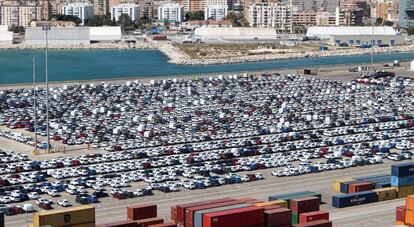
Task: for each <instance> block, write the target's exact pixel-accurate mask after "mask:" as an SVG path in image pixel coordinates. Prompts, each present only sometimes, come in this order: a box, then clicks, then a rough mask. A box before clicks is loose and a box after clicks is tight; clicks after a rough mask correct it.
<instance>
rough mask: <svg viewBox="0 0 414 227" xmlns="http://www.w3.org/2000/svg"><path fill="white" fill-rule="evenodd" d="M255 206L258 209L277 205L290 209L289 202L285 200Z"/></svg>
mask: <svg viewBox="0 0 414 227" xmlns="http://www.w3.org/2000/svg"><path fill="white" fill-rule="evenodd" d="M254 205H255V206H258V207H264V206H270V205H276V206H281V207H286V208H287V207H288V205H287V202H286V201H285V200H273V201H269V202H262V203H256V204H254Z"/></svg>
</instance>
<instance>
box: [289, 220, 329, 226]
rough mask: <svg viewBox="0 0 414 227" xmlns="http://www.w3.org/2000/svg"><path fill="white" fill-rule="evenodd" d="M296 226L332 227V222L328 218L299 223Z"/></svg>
mask: <svg viewBox="0 0 414 227" xmlns="http://www.w3.org/2000/svg"><path fill="white" fill-rule="evenodd" d="M296 227H332V222H331V221H328V220H318V221H311V222H307V223H302V224H297V225H296Z"/></svg>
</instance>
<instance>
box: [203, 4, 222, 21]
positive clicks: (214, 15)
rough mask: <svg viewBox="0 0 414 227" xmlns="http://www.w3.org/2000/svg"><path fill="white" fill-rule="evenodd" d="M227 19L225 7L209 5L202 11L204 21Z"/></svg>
mask: <svg viewBox="0 0 414 227" xmlns="http://www.w3.org/2000/svg"><path fill="white" fill-rule="evenodd" d="M226 17H227V5H209V6H206V8H205V9H204V20H224V19H225V18H226Z"/></svg>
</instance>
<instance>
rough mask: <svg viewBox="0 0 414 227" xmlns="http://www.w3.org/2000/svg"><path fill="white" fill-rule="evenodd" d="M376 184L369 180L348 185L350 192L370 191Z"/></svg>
mask: <svg viewBox="0 0 414 227" xmlns="http://www.w3.org/2000/svg"><path fill="white" fill-rule="evenodd" d="M373 188H374V185H373V184H372V183H369V182H359V183H352V184H349V185H348V193H355V192H364V191H370V190H372V189H373Z"/></svg>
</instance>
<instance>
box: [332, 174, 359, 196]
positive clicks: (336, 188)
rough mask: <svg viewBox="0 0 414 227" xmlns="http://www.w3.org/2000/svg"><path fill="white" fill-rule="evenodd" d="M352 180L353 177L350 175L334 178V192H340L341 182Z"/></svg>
mask: <svg viewBox="0 0 414 227" xmlns="http://www.w3.org/2000/svg"><path fill="white" fill-rule="evenodd" d="M353 180H355V179H353V178H351V177H347V178H344V179H340V180H336V181H334V184H333V190H334V191H335V192H341V183H343V182H348V181H353Z"/></svg>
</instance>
